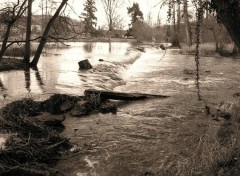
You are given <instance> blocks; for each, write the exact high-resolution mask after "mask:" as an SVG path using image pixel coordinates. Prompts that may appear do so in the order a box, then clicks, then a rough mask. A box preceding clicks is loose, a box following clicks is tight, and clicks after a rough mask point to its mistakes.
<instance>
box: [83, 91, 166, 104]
mask: <svg viewBox="0 0 240 176" xmlns="http://www.w3.org/2000/svg"><path fill="white" fill-rule="evenodd" d="M84 95H85V96H89V97H92V96H98V97H99V98H100V99H101V100H108V99H112V100H125V101H134V100H142V99H146V98H168V97H169V96H166V95H151V94H142V93H123V92H111V91H104V90H102V91H101V90H94V89H87V90H85V91H84Z"/></svg>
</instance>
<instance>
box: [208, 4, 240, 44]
mask: <svg viewBox="0 0 240 176" xmlns="http://www.w3.org/2000/svg"><path fill="white" fill-rule="evenodd" d="M211 2H212V7H213V8H214V9H216V11H217V15H218V18H219V19H220V20H221V22H222V23H223V24H224V25H225V26H226V28H227V30H228V32H229V34H230V35H231V37H232V39H233V41H234V42H235V43H236V45H237V46H238V47H239V48H240V33H239V29H240V2H239V0H231V1H226V0H211Z"/></svg>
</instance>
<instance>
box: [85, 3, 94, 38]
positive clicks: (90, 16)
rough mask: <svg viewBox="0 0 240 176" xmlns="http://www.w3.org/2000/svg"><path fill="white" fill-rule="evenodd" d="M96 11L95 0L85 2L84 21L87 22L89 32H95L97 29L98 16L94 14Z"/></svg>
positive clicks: (86, 28)
mask: <svg viewBox="0 0 240 176" xmlns="http://www.w3.org/2000/svg"><path fill="white" fill-rule="evenodd" d="M96 11H97V8H96V7H95V0H87V1H86V3H85V4H84V13H82V16H83V18H84V21H83V22H84V24H85V32H87V33H90V34H93V33H94V31H95V30H96V29H95V27H96V25H97V23H96V20H97V17H96V16H95V14H94V13H95V12H96Z"/></svg>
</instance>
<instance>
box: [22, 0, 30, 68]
mask: <svg viewBox="0 0 240 176" xmlns="http://www.w3.org/2000/svg"><path fill="white" fill-rule="evenodd" d="M31 27H32V0H28V16H27V30H26V42H25V53H24V58H23V62H24V63H26V64H29V62H30V55H31V42H30V40H31V31H32V30H31Z"/></svg>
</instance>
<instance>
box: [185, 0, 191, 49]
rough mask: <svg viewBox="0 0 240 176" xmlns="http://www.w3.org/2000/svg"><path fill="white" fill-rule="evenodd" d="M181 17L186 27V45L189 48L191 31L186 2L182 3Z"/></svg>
mask: <svg viewBox="0 0 240 176" xmlns="http://www.w3.org/2000/svg"><path fill="white" fill-rule="evenodd" d="M183 16H184V21H185V25H186V36H187V44H188V45H189V46H191V45H192V29H191V24H190V21H189V13H188V0H184V1H183Z"/></svg>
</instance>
